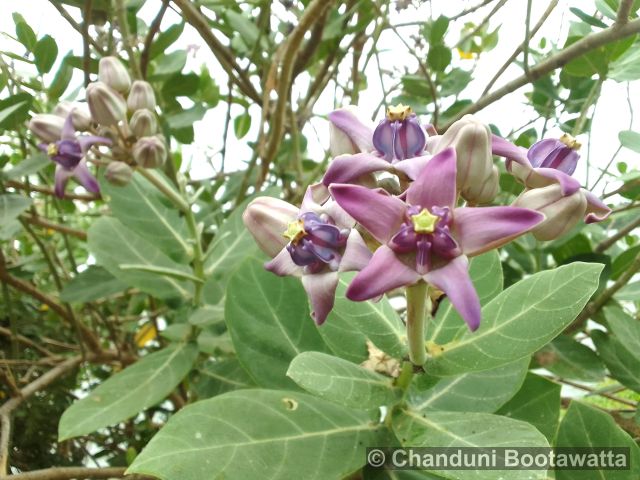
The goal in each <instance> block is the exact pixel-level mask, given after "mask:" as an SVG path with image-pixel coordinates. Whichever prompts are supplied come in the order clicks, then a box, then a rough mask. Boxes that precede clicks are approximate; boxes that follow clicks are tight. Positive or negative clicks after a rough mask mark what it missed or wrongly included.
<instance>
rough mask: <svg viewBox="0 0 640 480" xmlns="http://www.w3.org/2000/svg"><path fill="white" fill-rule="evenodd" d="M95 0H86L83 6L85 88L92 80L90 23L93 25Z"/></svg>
mask: <svg viewBox="0 0 640 480" xmlns="http://www.w3.org/2000/svg"><path fill="white" fill-rule="evenodd" d="M92 5H93V1H92V0H86V1H85V2H84V7H83V8H82V70H83V71H84V86H85V88H86V87H87V86H88V85H89V83H90V82H91V72H90V71H89V69H90V65H91V50H90V49H89V38H90V35H89V25H91V9H92Z"/></svg>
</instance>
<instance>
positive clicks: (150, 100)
mask: <svg viewBox="0 0 640 480" xmlns="http://www.w3.org/2000/svg"><path fill="white" fill-rule="evenodd" d="M127 107H129V111H130V112H135V111H136V110H142V109H143V108H146V109H147V110H151V111H153V110H155V108H156V95H155V93H153V87H152V86H151V84H150V83H148V82H145V81H143V80H136V81H135V82H133V85H131V91H130V92H129V97H127Z"/></svg>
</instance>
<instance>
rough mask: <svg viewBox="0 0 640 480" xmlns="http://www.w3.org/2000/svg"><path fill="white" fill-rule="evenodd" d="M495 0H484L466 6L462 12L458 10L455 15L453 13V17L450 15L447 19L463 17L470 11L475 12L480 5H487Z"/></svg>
mask: <svg viewBox="0 0 640 480" xmlns="http://www.w3.org/2000/svg"><path fill="white" fill-rule="evenodd" d="M493 1H495V0H484V1H483V2H481V3H479V4H477V5H474V6H473V7H470V8H467V9H466V10H463V11H462V12H460V13H459V14H457V15H454V16H453V17H451V18H450V19H449V20H451V21H454V20H457V19H459V18H461V17H464V16H466V15H469V14H470V13H473V12H475V11H476V10H480V9H481V8H482V7H484V6H486V5H489V4H490V3H491V2H493Z"/></svg>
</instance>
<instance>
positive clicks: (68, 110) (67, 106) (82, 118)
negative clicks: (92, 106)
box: [53, 102, 91, 131]
mask: <svg viewBox="0 0 640 480" xmlns="http://www.w3.org/2000/svg"><path fill="white" fill-rule="evenodd" d="M53 113H54V114H55V115H58V116H59V117H62V118H67V116H68V115H71V121H72V122H73V128H75V129H76V130H79V131H87V130H89V128H90V127H91V114H90V113H89V111H88V109H87V107H86V105H85V104H73V103H71V102H60V103H59V104H58V105H56V108H54V109H53Z"/></svg>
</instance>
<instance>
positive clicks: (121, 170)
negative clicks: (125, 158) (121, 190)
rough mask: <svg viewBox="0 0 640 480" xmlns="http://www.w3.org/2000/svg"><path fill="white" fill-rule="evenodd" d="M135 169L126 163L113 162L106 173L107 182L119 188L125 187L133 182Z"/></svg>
mask: <svg viewBox="0 0 640 480" xmlns="http://www.w3.org/2000/svg"><path fill="white" fill-rule="evenodd" d="M132 176H133V169H132V168H131V167H130V166H129V165H127V164H126V163H124V162H111V163H110V164H109V165H107V168H106V169H105V171H104V178H105V179H106V180H107V182H109V183H111V184H112V185H116V186H118V187H124V186H125V185H127V184H128V183H129V182H130V181H131V177H132Z"/></svg>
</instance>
